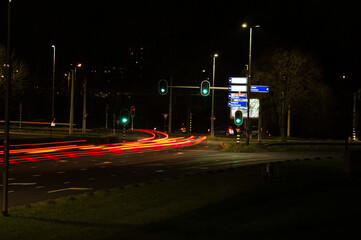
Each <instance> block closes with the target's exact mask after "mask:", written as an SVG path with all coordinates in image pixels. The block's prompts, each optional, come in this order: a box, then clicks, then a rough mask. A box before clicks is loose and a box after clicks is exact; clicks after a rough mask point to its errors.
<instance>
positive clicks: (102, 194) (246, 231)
mask: <svg viewBox="0 0 361 240" xmlns="http://www.w3.org/2000/svg"><path fill="white" fill-rule="evenodd" d="M341 166H342V161H341V159H318V160H316V159H313V160H308V161H306V160H303V161H292V162H284V163H282V164H281V163H279V164H275V165H273V167H274V176H272V177H267V176H262V175H265V174H262V173H264V172H265V168H264V167H261V166H254V167H246V168H237V169H233V170H225V171H217V172H206V173H204V174H196V175H190V176H181V177H179V178H177V179H165V180H162V181H153V182H151V183H145V184H138V185H132V186H126V187H125V188H124V187H123V188H116V189H111V190H109V191H97V192H94V193H91V194H83V195H78V196H74V198H64V199H58V200H56V201H55V204H54V202H39V203H35V204H32V205H31V207H30V208H29V207H26V206H21V207H14V208H10V210H9V213H10V215H11V216H10V217H6V218H5V217H0V239H2V240H3V239H4V240H5V239H89V240H90V239H320V238H321V239H326V238H329V237H335V236H337V235H340V236H342V237H346V235H347V236H351V235H352V234H354V233H356V232H357V226H358V225H357V224H358V222H354V221H353V218H354V217H356V218H358V219H359V216H360V213H361V206H360V202H361V201H360V200H361V193H360V189H361V188H360V187H361V178H360V177H359V176H349V175H344V174H343V173H342V168H341ZM49 203H50V204H49Z"/></svg>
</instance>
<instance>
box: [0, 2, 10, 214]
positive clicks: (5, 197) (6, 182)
mask: <svg viewBox="0 0 361 240" xmlns="http://www.w3.org/2000/svg"><path fill="white" fill-rule="evenodd" d="M10 33H11V0H9V5H8V45H7V48H8V49H7V50H8V52H7V67H8V77H7V80H6V83H5V88H6V91H5V129H4V160H3V173H2V177H3V198H2V209H1V213H2V215H3V216H8V187H9V154H10V153H9V137H10V135H9V131H10V121H9V103H10V86H11V46H10V41H11V36H10Z"/></svg>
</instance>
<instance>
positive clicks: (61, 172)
mask: <svg viewBox="0 0 361 240" xmlns="http://www.w3.org/2000/svg"><path fill="white" fill-rule="evenodd" d="M56 173H58V174H63V173H65V172H64V171H59V172H56Z"/></svg>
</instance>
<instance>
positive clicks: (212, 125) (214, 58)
mask: <svg viewBox="0 0 361 240" xmlns="http://www.w3.org/2000/svg"><path fill="white" fill-rule="evenodd" d="M216 57H218V54H217V53H215V54H214V55H213V84H212V87H213V89H212V110H211V137H214V78H215V75H216Z"/></svg>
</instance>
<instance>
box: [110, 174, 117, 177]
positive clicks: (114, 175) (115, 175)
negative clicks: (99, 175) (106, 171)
mask: <svg viewBox="0 0 361 240" xmlns="http://www.w3.org/2000/svg"><path fill="white" fill-rule="evenodd" d="M110 176H111V177H117V176H118V175H117V174H112V175H110Z"/></svg>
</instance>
